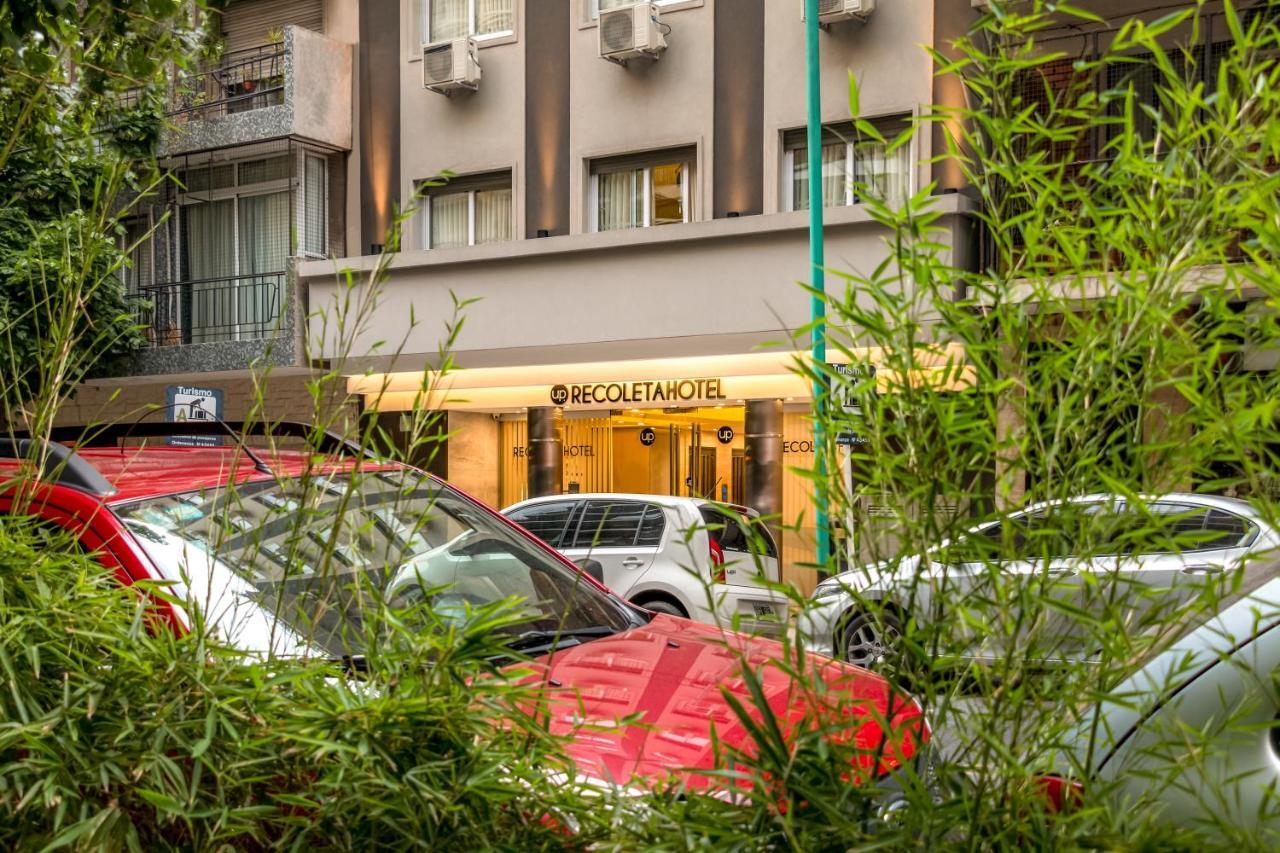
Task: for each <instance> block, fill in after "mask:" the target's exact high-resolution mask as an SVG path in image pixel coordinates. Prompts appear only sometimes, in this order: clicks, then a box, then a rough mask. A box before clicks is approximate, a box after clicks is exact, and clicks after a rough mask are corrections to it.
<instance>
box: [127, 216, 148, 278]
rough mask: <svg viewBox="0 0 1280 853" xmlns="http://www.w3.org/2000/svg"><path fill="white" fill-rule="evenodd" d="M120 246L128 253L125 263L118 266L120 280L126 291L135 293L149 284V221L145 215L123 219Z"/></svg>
mask: <svg viewBox="0 0 1280 853" xmlns="http://www.w3.org/2000/svg"><path fill="white" fill-rule="evenodd" d="M122 224H123V226H124V235H123V236H122V237H121V238H120V248H121V249H123V250H124V251H125V252H127V253H128V255H129V262H128V264H127V265H125V266H123V267H121V268H120V281H121V283H123V284H124V289H125V292H126V293H131V294H135V293H138V292H139V290H140V289H141V288H143V287H146V286H147V285H148V284H151V281H152V278H151V236H150V232H151V222H150V220H148V219H147V218H146V217H145V216H131V217H129V218H127V219H125V220H124V222H123V223H122Z"/></svg>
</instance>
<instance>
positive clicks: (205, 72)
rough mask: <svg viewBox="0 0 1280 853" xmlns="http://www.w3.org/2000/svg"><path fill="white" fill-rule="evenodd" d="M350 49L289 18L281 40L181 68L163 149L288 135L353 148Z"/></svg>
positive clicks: (208, 146) (174, 150) (215, 145)
mask: <svg viewBox="0 0 1280 853" xmlns="http://www.w3.org/2000/svg"><path fill="white" fill-rule="evenodd" d="M351 54H352V48H351V45H349V44H344V43H342V42H338V41H334V40H333V39H330V38H327V37H326V36H324V35H321V34H320V33H316V32H312V31H311V30H308V29H305V28H303V27H295V26H288V27H285V28H284V38H283V40H282V41H280V42H277V43H275V44H269V45H263V46H262V47H256V48H250V49H248V50H239V51H235V52H234V53H229V54H226V55H224V56H223V57H222V58H221V59H220V60H218V61H217V62H216V63H213V64H210V65H207V66H204V67H201V68H199V69H197V70H195V71H194V72H191V73H189V74H185V75H182V76H181V77H179V78H178V79H177V80H175V81H174V96H173V106H172V109H171V111H170V113H169V121H170V126H169V127H168V128H166V130H165V133H164V137H163V139H162V141H161V155H162V156H173V155H177V154H184V153H189V152H193V151H205V150H209V149H214V148H226V147H230V146H235V145H243V144H245V143H251V142H261V141H264V140H268V139H280V138H285V137H290V138H296V139H305V140H309V141H312V142H317V143H320V144H322V145H325V146H328V147H331V148H335V149H339V150H343V151H349V150H350V149H351V67H352V56H351ZM299 81H305V82H303V83H302V84H301V85H299V84H298V83H299Z"/></svg>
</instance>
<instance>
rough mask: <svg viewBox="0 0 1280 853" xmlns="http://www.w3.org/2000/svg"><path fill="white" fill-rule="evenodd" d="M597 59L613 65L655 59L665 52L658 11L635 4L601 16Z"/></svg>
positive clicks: (660, 18)
mask: <svg viewBox="0 0 1280 853" xmlns="http://www.w3.org/2000/svg"><path fill="white" fill-rule="evenodd" d="M599 25H600V56H601V57H602V58H603V59H608V60H611V61H613V62H626V61H627V60H628V59H639V58H641V57H644V58H648V59H657V58H658V56H659V55H660V54H661V53H662V51H664V50H666V49H667V39H666V37H665V36H664V35H663V30H664V29H667V30H668V31H669V28H667V27H665V25H664V24H663V23H662V16H661V15H660V13H659V12H658V7H657V6H655V5H654V4H652V3H636V4H635V5H634V6H622V7H620V8H617V9H609V10H606V11H601V12H600V20H599Z"/></svg>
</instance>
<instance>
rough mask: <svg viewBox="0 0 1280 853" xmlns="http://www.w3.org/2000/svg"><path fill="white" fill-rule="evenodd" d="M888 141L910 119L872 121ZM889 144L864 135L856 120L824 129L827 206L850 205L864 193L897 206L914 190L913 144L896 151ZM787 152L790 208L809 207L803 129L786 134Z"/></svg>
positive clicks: (805, 137) (807, 167) (823, 184)
mask: <svg viewBox="0 0 1280 853" xmlns="http://www.w3.org/2000/svg"><path fill="white" fill-rule="evenodd" d="M873 124H875V125H876V128H877V130H879V131H880V134H881V135H882V136H883V137H884V138H885V140H886V141H890V140H892V139H893V138H894V137H895V136H897V135H898V133H900V132H901V131H902V129H903V128H905V127H906V119H905V118H892V119H878V120H875V121H873ZM886 148H887V145H886V144H884V143H881V142H877V141H875V140H873V139H868V138H861V139H860V138H859V137H858V133H857V131H856V130H855V129H854V127H853V124H852V123H851V122H850V123H845V124H840V125H832V126H829V127H824V128H823V129H822V206H823V207H845V206H848V205H852V204H857V203H858V202H860V201H862V200H863V198H862V197H861V196H860V193H870V194H873V195H874V196H875V197H876V198H879V199H881V200H882V201H885V202H887V203H888V204H889V205H890V206H892V207H897V206H899V205H901V204H902V203H903V201H905V200H906V198H907V196H908V195H909V193H910V189H909V188H910V175H911V156H910V146H909V145H904V146H902V147H900V148H898V149H897V150H895V151H894V152H893V153H892V154H889V153H886V150H885V149H886ZM783 150H784V155H785V163H784V172H785V183H786V187H785V196H786V198H785V201H786V206H787V210H808V209H809V149H808V140H807V135H806V131H805V129H804V128H799V129H797V130H792V131H788V132H787V133H786V134H785V136H784V137H783Z"/></svg>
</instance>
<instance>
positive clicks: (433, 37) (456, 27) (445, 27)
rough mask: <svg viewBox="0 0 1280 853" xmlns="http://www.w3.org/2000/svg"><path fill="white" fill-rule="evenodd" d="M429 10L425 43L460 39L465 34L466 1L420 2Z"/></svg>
mask: <svg viewBox="0 0 1280 853" xmlns="http://www.w3.org/2000/svg"><path fill="white" fill-rule="evenodd" d="M422 2H424V3H426V4H427V8H428V9H429V10H430V13H429V15H428V16H427V21H426V27H425V28H424V29H425V30H426V33H427V38H426V40H427V41H444V40H445V39H454V38H462V37H463V36H465V35H466V34H467V0H422Z"/></svg>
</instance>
